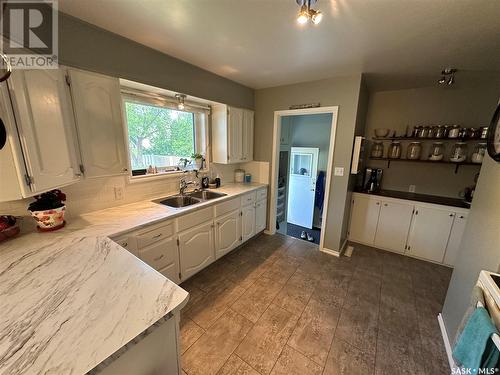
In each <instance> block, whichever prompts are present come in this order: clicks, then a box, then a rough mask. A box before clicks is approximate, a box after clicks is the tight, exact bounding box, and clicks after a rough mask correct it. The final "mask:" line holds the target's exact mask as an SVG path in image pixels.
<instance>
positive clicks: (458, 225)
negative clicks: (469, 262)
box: [443, 213, 468, 266]
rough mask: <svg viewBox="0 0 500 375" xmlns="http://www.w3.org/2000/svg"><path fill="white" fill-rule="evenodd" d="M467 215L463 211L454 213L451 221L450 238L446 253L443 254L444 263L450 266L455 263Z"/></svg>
mask: <svg viewBox="0 0 500 375" xmlns="http://www.w3.org/2000/svg"><path fill="white" fill-rule="evenodd" d="M467 216H468V215H467V214H463V213H457V214H455V220H454V221H453V226H452V227H451V233H450V239H449V240H448V246H446V254H445V255H444V261H443V263H444V264H448V265H450V266H454V265H455V262H456V260H457V256H458V250H459V248H460V243H461V242H462V237H463V234H464V230H465V225H466V224H467Z"/></svg>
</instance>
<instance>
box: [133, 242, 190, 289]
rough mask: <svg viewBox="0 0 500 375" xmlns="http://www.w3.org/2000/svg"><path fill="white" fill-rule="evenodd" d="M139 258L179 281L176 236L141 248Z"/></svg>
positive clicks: (173, 279)
mask: <svg viewBox="0 0 500 375" xmlns="http://www.w3.org/2000/svg"><path fill="white" fill-rule="evenodd" d="M139 258H140V259H142V260H143V261H144V262H146V263H147V264H149V265H150V266H151V267H153V268H154V269H155V270H157V271H159V272H160V273H161V274H162V275H164V276H165V277H168V278H169V279H170V280H172V281H173V282H174V283H177V284H178V283H179V282H180V278H179V252H178V249H177V240H176V238H175V237H173V236H172V237H169V238H165V239H163V240H160V241H158V242H155V243H153V244H152V245H149V246H146V247H144V248H142V249H140V250H139Z"/></svg>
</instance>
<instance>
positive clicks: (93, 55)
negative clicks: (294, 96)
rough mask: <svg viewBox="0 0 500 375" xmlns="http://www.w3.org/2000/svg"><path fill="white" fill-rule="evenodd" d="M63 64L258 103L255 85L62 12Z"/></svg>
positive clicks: (220, 99)
mask: <svg viewBox="0 0 500 375" xmlns="http://www.w3.org/2000/svg"><path fill="white" fill-rule="evenodd" d="M59 60H60V63H61V64H64V65H69V66H72V67H76V68H81V69H85V70H90V71H94V72H98V73H103V74H107V75H110V76H114V77H120V78H125V79H129V80H132V81H137V82H141V83H145V84H148V85H152V86H157V87H161V88H164V89H168V90H173V91H178V92H182V93H184V94H188V95H193V96H197V97H199V98H203V99H208V100H213V101H217V102H222V103H226V104H230V105H233V106H236V107H244V108H250V109H253V108H254V90H253V89H251V88H248V87H245V86H243V85H240V84H238V83H236V82H233V81H231V80H229V79H226V78H223V77H221V76H218V75H216V74H213V73H210V72H208V71H206V70H203V69H201V68H198V67H196V66H194V65H191V64H188V63H186V62H184V61H182V60H179V59H176V58H174V57H171V56H169V55H166V54H163V53H161V52H159V51H156V50H154V49H151V48H148V47H145V46H144V45H142V44H139V43H136V42H134V41H131V40H129V39H126V38H123V37H121V36H119V35H117V34H113V33H111V32H109V31H106V30H103V29H101V28H98V27H96V26H94V25H91V24H89V23H86V22H84V21H81V20H79V19H77V18H74V17H71V16H69V15H66V14H63V13H60V17H59Z"/></svg>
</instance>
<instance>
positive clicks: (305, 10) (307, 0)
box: [296, 0, 323, 25]
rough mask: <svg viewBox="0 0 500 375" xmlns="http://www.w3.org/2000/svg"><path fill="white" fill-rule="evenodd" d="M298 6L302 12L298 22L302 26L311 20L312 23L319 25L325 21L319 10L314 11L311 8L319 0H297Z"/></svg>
mask: <svg viewBox="0 0 500 375" xmlns="http://www.w3.org/2000/svg"><path fill="white" fill-rule="evenodd" d="M296 1H297V4H299V6H300V11H299V14H298V16H297V22H298V23H300V24H301V25H303V24H305V23H307V21H308V20H311V21H312V23H314V24H315V25H317V24H318V23H320V22H321V20H322V19H323V13H321V12H320V11H319V10H314V9H312V8H311V6H312V5H314V4H316V2H317V1H318V0H296Z"/></svg>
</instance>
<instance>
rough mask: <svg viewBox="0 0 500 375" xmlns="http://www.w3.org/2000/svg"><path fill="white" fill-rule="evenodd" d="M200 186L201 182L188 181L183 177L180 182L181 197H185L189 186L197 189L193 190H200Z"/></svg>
mask: <svg viewBox="0 0 500 375" xmlns="http://www.w3.org/2000/svg"><path fill="white" fill-rule="evenodd" d="M199 185H200V182H199V181H198V180H197V179H195V180H191V181H186V178H185V177H181V180H180V181H179V195H184V193H185V191H186V189H187V188H188V186H194V187H195V188H194V189H193V190H197V189H198V188H199Z"/></svg>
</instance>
